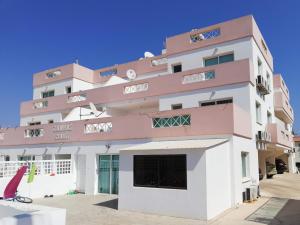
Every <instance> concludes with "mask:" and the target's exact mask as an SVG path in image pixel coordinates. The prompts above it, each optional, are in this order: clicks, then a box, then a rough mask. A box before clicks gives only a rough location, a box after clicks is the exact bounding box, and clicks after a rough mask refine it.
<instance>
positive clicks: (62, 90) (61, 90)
mask: <svg viewBox="0 0 300 225" xmlns="http://www.w3.org/2000/svg"><path fill="white" fill-rule="evenodd" d="M72 83H73V79H69V80H64V81H60V82H55V83H50V84H46V85H42V86H39V87H35V88H33V99H34V100H35V99H40V98H41V96H42V94H41V93H42V92H44V91H51V90H54V91H55V96H57V95H64V94H66V87H68V86H71V87H72Z"/></svg>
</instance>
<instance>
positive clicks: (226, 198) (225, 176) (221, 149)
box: [205, 143, 234, 219]
mask: <svg viewBox="0 0 300 225" xmlns="http://www.w3.org/2000/svg"><path fill="white" fill-rule="evenodd" d="M230 151H234V149H230V144H229V143H227V144H223V145H219V146H216V147H214V148H211V149H208V150H206V151H205V158H206V162H205V164H206V185H207V188H206V189H207V193H206V198H207V219H212V218H213V217H215V216H217V215H219V214H220V213H222V212H223V211H224V210H226V209H228V208H231V207H232V203H231V195H232V194H233V193H232V190H231V185H232V184H231V171H230V165H231V164H232V161H231V157H230Z"/></svg>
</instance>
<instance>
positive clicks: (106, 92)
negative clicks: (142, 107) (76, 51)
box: [21, 59, 254, 116]
mask: <svg viewBox="0 0 300 225" xmlns="http://www.w3.org/2000/svg"><path fill="white" fill-rule="evenodd" d="M207 71H214V72H215V78H214V79H211V80H206V81H201V82H195V83H190V84H183V82H182V81H183V77H184V76H186V75H191V74H196V73H202V72H207ZM252 71H253V68H252V67H251V64H250V63H249V60H248V59H245V60H240V61H234V62H230V63H225V64H220V65H216V66H210V67H205V68H199V69H194V70H189V71H183V72H180V73H176V74H170V75H165V76H158V77H155V78H149V79H143V80H140V81H132V82H130V84H129V83H125V84H119V85H114V86H109V87H101V88H96V89H92V90H87V91H82V92H77V93H76V92H75V93H72V94H69V95H61V96H55V97H51V98H47V99H41V100H34V101H29V102H23V103H22V104H21V116H29V115H35V114H39V113H45V112H60V111H63V110H66V109H72V108H74V107H77V106H84V105H88V103H89V102H93V103H94V104H105V103H111V102H120V101H125V100H131V99H140V98H148V97H157V98H158V97H159V96H162V95H167V94H173V93H181V92H187V91H193V90H197V89H202V88H212V87H218V86H222V85H230V84H238V83H246V82H249V83H251V84H254V76H253V72H252ZM143 83H148V87H149V88H148V90H147V91H143V92H137V93H132V94H124V89H125V87H126V86H129V85H130V86H131V85H135V84H143ZM166 84H168V85H166ZM78 94H85V95H86V100H85V101H80V102H75V103H67V102H68V98H69V96H75V95H78ZM41 101H48V107H45V108H39V109H36V108H34V107H33V106H34V103H36V102H41Z"/></svg>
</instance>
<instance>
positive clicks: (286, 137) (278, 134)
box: [267, 123, 293, 148]
mask: <svg viewBox="0 0 300 225" xmlns="http://www.w3.org/2000/svg"><path fill="white" fill-rule="evenodd" d="M267 130H268V132H269V133H270V134H271V142H272V143H273V144H279V145H283V146H286V147H288V148H292V147H293V136H292V134H291V132H290V131H287V130H285V129H284V128H282V127H280V126H279V125H278V124H276V123H272V124H268V127H267Z"/></svg>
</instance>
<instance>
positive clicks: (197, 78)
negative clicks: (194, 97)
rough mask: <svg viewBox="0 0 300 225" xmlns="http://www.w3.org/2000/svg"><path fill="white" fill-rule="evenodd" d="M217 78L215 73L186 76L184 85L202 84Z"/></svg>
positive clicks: (183, 81)
mask: <svg viewBox="0 0 300 225" xmlns="http://www.w3.org/2000/svg"><path fill="white" fill-rule="evenodd" d="M214 78H215V72H214V71H209V72H203V73H195V74H191V75H186V76H184V77H183V80H182V84H190V83H196V82H202V81H206V80H211V79H214Z"/></svg>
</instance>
